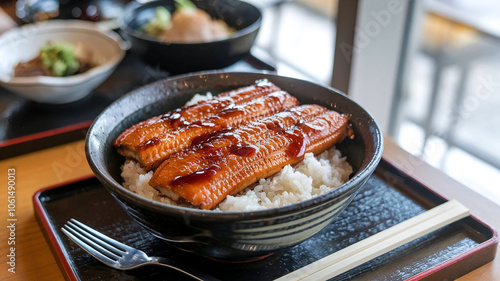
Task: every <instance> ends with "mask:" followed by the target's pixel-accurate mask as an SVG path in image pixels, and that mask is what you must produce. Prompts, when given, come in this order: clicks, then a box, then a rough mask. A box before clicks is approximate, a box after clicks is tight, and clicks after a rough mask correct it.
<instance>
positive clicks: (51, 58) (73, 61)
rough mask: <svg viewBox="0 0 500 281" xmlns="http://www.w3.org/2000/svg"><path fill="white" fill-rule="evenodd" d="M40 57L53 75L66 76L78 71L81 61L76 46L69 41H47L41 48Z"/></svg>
mask: <svg viewBox="0 0 500 281" xmlns="http://www.w3.org/2000/svg"><path fill="white" fill-rule="evenodd" d="M40 58H41V59H42V63H43V65H44V66H45V67H47V68H48V69H49V70H50V72H51V73H52V75H54V76H57V77H64V76H69V75H73V74H75V73H76V72H77V71H78V68H79V67H80V63H79V62H78V59H77V57H76V54H75V46H73V45H71V44H67V43H58V44H55V43H47V44H45V45H44V46H43V47H42V49H41V50H40Z"/></svg>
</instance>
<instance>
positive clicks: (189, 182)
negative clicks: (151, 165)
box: [149, 105, 352, 209]
mask: <svg viewBox="0 0 500 281" xmlns="http://www.w3.org/2000/svg"><path fill="white" fill-rule="evenodd" d="M345 137H352V129H351V127H350V125H349V116H347V115H343V114H339V113H337V112H335V111H330V110H326V108H324V107H321V106H318V105H301V106H298V107H295V108H293V109H291V110H287V111H284V112H280V113H277V114H275V115H273V116H270V117H266V118H262V119H259V120H256V121H254V122H250V123H247V124H246V125H242V126H240V127H238V128H234V129H229V130H223V131H220V132H215V133H214V134H212V135H209V136H204V137H203V139H202V140H199V142H198V143H197V142H196V141H194V142H193V145H192V146H191V147H189V148H186V149H184V150H182V151H179V152H178V153H176V154H174V155H171V156H170V157H169V158H168V159H166V160H165V161H164V162H163V163H162V165H161V166H160V167H158V169H157V170H156V171H155V172H154V174H153V177H152V178H151V180H150V182H149V184H150V185H151V186H152V187H154V188H156V189H158V190H159V191H160V192H161V193H162V194H163V195H165V196H167V197H169V198H171V199H172V200H174V201H177V202H180V203H188V204H189V205H192V206H195V207H199V208H201V209H213V208H214V207H215V206H216V205H217V204H219V203H220V202H221V201H222V200H223V199H224V198H226V196H227V195H234V194H236V193H238V192H239V191H241V190H243V189H244V188H246V187H248V186H249V185H251V184H253V183H255V182H256V181H258V179H260V178H265V177H268V176H270V175H273V174H275V173H277V172H278V171H280V170H281V169H282V168H283V167H284V166H286V165H288V164H295V163H298V162H299V161H301V160H302V159H303V157H304V154H305V153H308V152H312V153H314V154H318V153H320V152H322V151H323V150H325V149H327V148H329V147H331V146H332V145H334V144H335V143H338V142H341V141H342V140H343V139H344V138H345Z"/></svg>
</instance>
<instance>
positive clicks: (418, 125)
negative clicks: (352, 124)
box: [255, 0, 500, 201]
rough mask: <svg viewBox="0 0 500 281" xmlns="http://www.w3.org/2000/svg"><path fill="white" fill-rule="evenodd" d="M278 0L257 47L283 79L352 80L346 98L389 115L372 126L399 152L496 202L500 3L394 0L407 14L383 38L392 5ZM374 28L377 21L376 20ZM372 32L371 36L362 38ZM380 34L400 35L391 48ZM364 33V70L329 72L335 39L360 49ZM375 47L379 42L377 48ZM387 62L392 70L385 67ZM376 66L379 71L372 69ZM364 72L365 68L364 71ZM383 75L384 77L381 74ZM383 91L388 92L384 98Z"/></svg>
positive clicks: (342, 0) (498, 195) (499, 153)
mask: <svg viewBox="0 0 500 281" xmlns="http://www.w3.org/2000/svg"><path fill="white" fill-rule="evenodd" d="M255 1H258V0H255ZM277 2H278V3H275V4H274V5H271V6H268V7H264V8H263V9H264V24H263V27H262V30H261V34H260V35H259V38H258V40H257V46H256V48H255V49H256V51H257V52H258V51H262V53H263V54H269V56H270V58H271V59H273V60H275V62H276V65H277V66H278V67H277V68H278V73H279V74H282V75H287V76H294V77H298V78H302V79H308V80H312V81H315V82H318V83H322V84H325V85H333V86H335V87H339V86H338V85H339V84H338V82H339V81H340V82H345V79H346V77H347V79H354V80H356V81H354V82H353V81H351V83H349V81H347V82H346V85H344V86H345V88H343V89H342V90H344V91H345V92H347V93H348V94H349V95H351V96H352V97H353V98H354V99H359V102H360V103H361V104H363V103H366V104H367V105H366V106H368V107H370V106H373V113H374V115H377V114H378V115H380V114H385V115H383V116H382V117H378V118H377V120H380V121H381V122H380V123H382V124H383V126H384V127H385V132H386V133H387V134H390V135H391V136H392V137H393V138H394V139H395V140H396V141H397V142H398V143H399V144H400V145H401V146H402V147H403V148H405V149H406V150H408V151H410V152H412V153H413V154H414V155H416V156H417V157H419V158H421V159H422V160H424V161H427V162H428V163H430V164H432V165H434V166H436V167H438V168H440V169H441V170H443V171H444V172H446V173H448V174H449V175H450V176H452V177H454V178H455V179H457V180H459V181H461V182H463V183H464V184H466V185H469V186H471V187H473V188H476V190H477V191H478V192H480V193H482V194H484V195H487V196H489V197H490V198H494V199H495V200H499V201H500V192H499V191H497V190H496V189H495V185H494V184H493V183H494V182H497V181H499V180H500V149H499V148H500V146H499V145H498V143H500V122H499V121H500V117H499V113H497V112H498V108H500V95H499V92H498V87H499V86H500V71H499V70H497V69H500V68H498V64H499V63H500V60H498V59H499V51H498V50H499V48H498V47H499V44H500V42H499V41H498V39H499V38H500V16H499V15H500V12H499V10H500V3H498V4H497V3H496V2H495V1H493V0H486V1H473V0H428V1H412V0H407V1H396V2H401V3H403V4H404V5H406V6H405V11H404V12H402V13H401V15H399V14H398V15H397V16H398V17H399V16H401V18H402V19H398V18H396V16H394V17H393V18H392V19H391V20H392V21H390V22H389V23H388V25H387V26H382V25H380V26H381V27H382V30H380V32H379V33H380V34H381V35H380V36H379V35H378V34H376V32H375V31H377V30H375V29H374V28H375V27H376V25H373V22H374V21H377V18H376V17H377V15H378V16H380V15H382V10H383V9H386V8H388V7H389V6H388V5H390V3H391V2H394V1H390V0H387V1H384V0H376V1H366V0H358V1H350V0H339V1H329V0H314V1H313V0H300V1H299V0H293V1H292V0H290V1H278V0H277ZM353 2H356V4H353ZM377 2H378V4H376V3H377ZM377 5H378V6H377ZM346 6H347V8H346ZM349 6H350V8H349ZM353 6H355V7H353ZM408 7H410V8H408ZM349 9H354V10H355V12H353V11H349ZM408 9H414V10H413V11H411V10H410V11H408ZM349 13H353V14H352V15H349ZM346 15H347V16H348V17H351V18H350V20H351V25H352V22H354V23H356V27H354V26H351V29H352V30H347V31H346V30H345V27H342V26H345V23H342V22H339V20H341V21H343V20H344V21H345V17H346ZM342 17H344V19H342ZM352 17H354V18H352ZM411 17H413V19H412V18H411ZM403 18H404V20H403ZM379 23H383V22H381V21H380V20H379ZM370 24H372V25H370ZM402 25H413V26H402ZM339 28H343V29H342V30H339ZM370 28H372V29H371V31H373V35H375V36H373V37H370V36H366V32H370ZM356 29H357V30H356ZM386 30H391V31H390V32H393V33H394V36H397V33H398V32H403V33H402V35H401V38H400V39H398V40H400V41H391V38H390V37H388V38H389V39H387V42H379V41H384V40H386V39H381V38H382V37H383V36H384V34H383V33H384V32H385V31H386ZM360 31H361V33H362V32H363V31H364V32H365V34H364V35H365V39H366V37H367V38H368V39H372V41H369V42H368V44H367V46H368V47H367V48H365V49H358V50H355V51H358V53H357V54H354V60H355V61H356V60H359V61H363V60H364V62H363V63H364V65H363V64H359V65H354V67H353V68H354V69H348V68H349V67H351V65H347V67H346V65H345V64H344V65H342V66H341V67H338V66H337V67H338V68H337V69H335V70H334V66H333V65H335V63H337V64H338V63H339V61H338V59H337V57H336V56H339V55H340V54H339V53H338V50H337V53H335V52H333V51H332V50H335V48H336V45H337V47H338V42H336V39H337V40H338V38H337V37H338V36H339V33H341V34H345V33H346V32H347V33H349V32H350V33H354V35H353V37H354V38H352V40H353V43H354V41H355V40H358V43H360V42H359V41H361V43H362V39H363V38H362V36H363V34H361V35H359V33H360ZM356 32H357V33H358V34H357V35H356V34H355V33H356ZM390 32H388V33H390ZM368 35H371V34H368ZM356 36H357V38H356ZM379 39H381V40H379ZM336 43H337V44H336ZM365 43H366V42H365ZM384 43H386V48H387V49H391V50H395V51H394V52H398V53H391V52H393V51H390V52H389V51H386V52H384V50H383V46H384ZM377 44H380V49H379V50H377V49H376V47H377V46H376V45H377ZM398 44H401V46H399V45H398ZM395 45H398V46H395ZM372 47H373V50H370V49H371V48H372ZM398 48H399V49H398ZM398 50H399V51H398ZM370 52H371V53H370ZM356 55H357V57H356ZM334 57H335V59H337V62H335V61H334ZM391 57H392V58H391ZM393 58H397V62H396V63H395V62H391V61H390V60H391V59H393ZM332 62H334V63H333V64H332ZM387 64H393V65H392V66H391V67H390V68H387V69H385V67H387ZM374 65H375V66H376V67H375V68H374V69H372V70H370V67H372V66H374ZM360 67H365V68H366V69H364V70H363V69H361V70H360V69H359V68H360ZM377 67H380V72H381V73H380V76H381V78H378V76H379V73H376V71H377ZM370 71H371V72H370ZM388 71H393V73H392V74H391V73H387V72H388ZM335 72H336V73H335ZM384 73H385V74H386V78H384V77H383V76H382V75H383V74H384ZM335 75H337V76H338V77H341V78H337V79H338V81H337V84H335V81H332V76H335ZM339 75H340V76H339ZM391 77H392V78H393V79H391ZM384 79H385V80H384ZM333 80H335V79H333ZM377 80H379V81H377ZM377 82H379V83H380V84H385V86H386V88H384V85H377ZM370 83H371V84H370ZM349 84H350V86H349ZM363 84H366V85H364V86H365V88H363ZM389 84H390V85H389ZM393 84H394V85H393ZM359 85H361V86H359ZM371 85H374V86H371ZM342 87H343V86H342V85H340V87H339V88H342ZM377 87H378V90H377ZM349 88H350V89H349ZM366 89H368V90H366ZM384 89H387V91H391V90H392V91H394V93H390V94H388V93H386V91H385V90H384ZM370 90H371V91H370ZM357 92H363V93H362V94H364V95H365V96H363V95H362V94H361V95H360V94H359V93H357ZM367 92H369V93H367ZM370 96H371V97H370ZM387 99H389V100H388V101H386V100H387ZM378 111H380V112H378ZM376 117H377V116H376ZM385 119H387V120H385Z"/></svg>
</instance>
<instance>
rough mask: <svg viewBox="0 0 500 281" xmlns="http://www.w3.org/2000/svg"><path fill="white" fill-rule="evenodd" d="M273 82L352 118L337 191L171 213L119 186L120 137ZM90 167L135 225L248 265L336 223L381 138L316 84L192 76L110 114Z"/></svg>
mask: <svg viewBox="0 0 500 281" xmlns="http://www.w3.org/2000/svg"><path fill="white" fill-rule="evenodd" d="M263 78H265V79H268V80H269V81H271V82H273V83H275V84H276V85H277V86H279V87H281V88H282V89H283V90H286V91H288V92H289V93H290V94H292V95H294V96H295V97H297V98H298V99H299V101H300V102H301V103H303V104H304V103H316V104H320V105H323V106H326V107H328V108H330V109H334V110H336V111H338V112H341V113H346V114H350V115H351V122H352V128H353V130H354V134H355V138H354V139H346V140H345V141H343V142H342V143H341V144H338V145H337V148H338V149H339V150H340V151H341V152H342V154H343V155H345V156H346V157H347V161H348V162H349V163H350V164H351V165H352V166H353V168H354V172H353V174H352V175H351V178H350V180H349V181H348V182H347V183H345V184H344V185H342V186H340V187H339V188H337V189H335V190H333V191H331V192H329V193H326V194H323V195H321V196H318V197H315V198H313V199H310V200H307V201H303V202H300V203H296V204H292V205H288V206H284V207H280V208H274V209H268V210H259V211H253V212H217V211H210V210H199V209H192V208H183V207H176V206H170V205H167V204H163V203H159V202H156V201H152V200H149V199H145V198H143V197H140V196H139V195H137V194H135V193H133V192H131V191H129V190H128V189H125V188H124V187H122V185H121V183H122V179H121V176H120V166H121V165H122V164H123V163H124V160H125V159H124V158H123V157H122V156H120V155H119V154H118V153H117V152H116V149H115V148H114V147H113V142H114V140H115V139H116V138H117V137H118V135H119V134H120V133H121V132H122V131H124V130H125V129H127V128H129V127H130V126H132V125H134V124H136V123H138V122H139V121H142V120H145V119H147V118H150V117H153V116H157V115H160V114H162V113H165V112H167V111H169V110H173V109H175V108H178V107H181V106H182V105H184V104H185V103H186V102H187V101H188V100H189V99H190V98H191V97H192V96H193V95H194V94H196V93H206V92H207V91H210V92H212V93H214V94H216V93H219V92H221V91H225V90H229V89H235V88H237V87H241V86H246V85H251V84H253V83H254V82H255V81H256V80H259V79H263ZM85 148H86V155H87V160H88V162H89V164H90V166H91V168H92V170H93V172H94V173H95V175H96V176H97V178H98V179H99V180H100V181H101V182H102V183H103V184H104V185H105V186H106V188H107V189H108V190H109V192H110V193H111V194H112V195H113V196H114V197H115V199H116V200H117V202H118V203H119V204H120V206H121V207H122V208H123V209H124V210H125V212H127V214H129V215H130V216H131V217H132V218H133V219H134V220H135V221H136V222H138V223H139V224H140V225H142V226H143V227H145V228H146V229H147V230H149V231H150V232H151V233H153V234H154V235H156V236H157V237H160V238H162V239H164V240H166V241H168V242H170V243H171V244H172V245H174V246H176V247H178V248H180V249H183V250H186V251H189V252H193V253H196V254H199V255H203V256H208V257H211V258H215V259H219V260H230V261H235V260H251V259H255V258H259V257H262V256H265V255H268V254H270V253H273V252H275V251H278V250H280V249H283V248H286V247H290V246H292V245H295V244H297V243H300V242H302V241H304V240H305V239H307V238H309V237H311V236H312V235H314V234H315V233H317V232H319V231H320V230H321V229H323V228H324V227H325V226H326V225H328V224H329V223H330V222H331V221H332V219H334V218H335V217H336V216H337V215H338V214H339V213H340V212H341V211H342V210H343V209H344V208H345V207H346V206H347V205H348V204H349V202H351V200H352V198H353V197H354V195H355V194H356V192H357V190H358V189H359V188H360V187H361V186H362V185H363V184H364V183H365V182H366V180H367V179H368V178H369V176H370V175H371V174H372V173H373V171H374V170H375V168H376V166H377V164H378V162H379V161H380V159H381V157H382V149H383V140H382V134H381V132H380V129H379V127H378V126H377V124H376V122H375V120H373V118H372V117H371V116H370V114H369V113H367V112H366V111H365V110H364V109H363V108H362V107H360V106H359V105H358V104H357V103H355V102H354V101H352V100H350V99H349V98H348V97H346V96H345V95H343V94H342V93H339V92H338V91H336V90H334V89H332V88H327V87H323V86H320V85H317V84H313V83H311V82H306V81H302V80H297V79H293V78H287V77H281V76H277V75H272V74H260V73H223V72H209V73H206V72H205V73H195V74H191V75H183V76H178V77H172V78H169V79H166V80H162V81H158V82H155V83H153V84H149V85H147V86H144V87H142V88H140V89H137V90H135V91H133V92H131V93H129V94H127V95H126V96H124V97H122V98H120V99H119V100H117V101H116V102H114V103H113V104H111V105H110V106H109V107H108V108H107V109H105V110H104V111H103V112H102V113H101V114H100V115H99V116H98V117H97V118H96V119H95V121H94V123H93V124H92V126H91V128H90V129H89V132H88V135H87V139H86V143H85Z"/></svg>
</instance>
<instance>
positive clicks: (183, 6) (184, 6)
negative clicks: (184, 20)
mask: <svg viewBox="0 0 500 281" xmlns="http://www.w3.org/2000/svg"><path fill="white" fill-rule="evenodd" d="M175 8H177V9H179V10H193V9H198V8H197V7H196V5H195V4H193V2H191V1H189V0H175Z"/></svg>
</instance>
